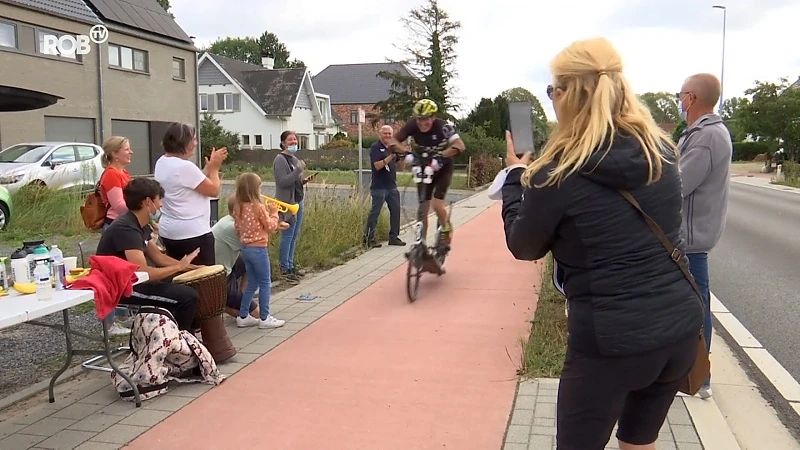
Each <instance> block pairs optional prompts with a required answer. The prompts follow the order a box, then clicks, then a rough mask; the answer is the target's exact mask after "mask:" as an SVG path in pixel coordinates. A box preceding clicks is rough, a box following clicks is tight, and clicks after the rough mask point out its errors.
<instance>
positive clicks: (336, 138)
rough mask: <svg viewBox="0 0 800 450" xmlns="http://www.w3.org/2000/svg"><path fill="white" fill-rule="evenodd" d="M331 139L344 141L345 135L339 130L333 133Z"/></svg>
mask: <svg viewBox="0 0 800 450" xmlns="http://www.w3.org/2000/svg"><path fill="white" fill-rule="evenodd" d="M331 140H332V141H346V140H347V135H346V134H344V133H342V132H341V131H340V132H338V133H336V134H334V135H333V139H331Z"/></svg>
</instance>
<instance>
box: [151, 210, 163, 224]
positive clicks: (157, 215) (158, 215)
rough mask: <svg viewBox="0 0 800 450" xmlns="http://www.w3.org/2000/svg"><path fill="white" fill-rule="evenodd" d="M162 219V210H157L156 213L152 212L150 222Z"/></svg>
mask: <svg viewBox="0 0 800 450" xmlns="http://www.w3.org/2000/svg"><path fill="white" fill-rule="evenodd" d="M148 212H149V211H148ZM160 218H161V209H156V211H155V212H151V213H150V221H151V222H158V219H160Z"/></svg>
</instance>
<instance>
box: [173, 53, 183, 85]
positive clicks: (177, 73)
mask: <svg viewBox="0 0 800 450" xmlns="http://www.w3.org/2000/svg"><path fill="white" fill-rule="evenodd" d="M172 78H175V79H176V80H185V79H186V61H184V60H183V59H182V58H174V57H173V58H172Z"/></svg>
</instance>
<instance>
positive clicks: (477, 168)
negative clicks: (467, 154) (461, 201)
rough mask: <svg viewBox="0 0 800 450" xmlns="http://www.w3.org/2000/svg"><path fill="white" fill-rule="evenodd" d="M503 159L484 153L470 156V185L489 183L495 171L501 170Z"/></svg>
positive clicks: (495, 173) (494, 175) (495, 174)
mask: <svg viewBox="0 0 800 450" xmlns="http://www.w3.org/2000/svg"><path fill="white" fill-rule="evenodd" d="M502 168H503V161H502V160H501V159H500V158H499V157H497V156H490V155H488V154H485V153H481V154H478V155H477V156H475V157H474V158H472V169H471V170H470V174H469V176H470V179H469V183H470V184H469V185H470V186H476V187H477V186H483V185H485V184H488V183H491V182H492V180H494V177H496V176H497V172H499V171H500V170H502Z"/></svg>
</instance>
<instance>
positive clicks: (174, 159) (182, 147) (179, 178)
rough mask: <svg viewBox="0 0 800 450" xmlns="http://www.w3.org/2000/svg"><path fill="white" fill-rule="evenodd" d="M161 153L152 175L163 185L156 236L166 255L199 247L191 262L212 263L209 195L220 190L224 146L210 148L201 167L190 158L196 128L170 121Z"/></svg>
mask: <svg viewBox="0 0 800 450" xmlns="http://www.w3.org/2000/svg"><path fill="white" fill-rule="evenodd" d="M162 145H163V146H164V156H162V157H160V158H158V161H156V166H155V170H154V171H153V175H154V177H155V179H156V181H158V182H159V183H161V186H162V187H163V188H164V192H165V195H164V199H163V200H162V202H161V204H162V207H161V214H160V218H159V215H158V212H157V213H156V214H155V217H153V219H155V220H158V225H159V236H160V237H161V242H163V244H164V248H165V249H166V253H167V255H168V256H170V257H172V258H175V259H178V260H180V259H181V258H183V257H184V256H186V255H188V254H190V253H192V252H193V251H194V250H196V249H200V253H199V254H198V255H197V257H196V258H195V259H194V260H193V261H192V264H196V265H203V266H210V265H214V235H213V234H212V233H211V198H213V197H218V196H219V192H220V186H221V182H220V178H219V169H220V167H221V166H222V162H223V161H225V158H227V157H228V150H227V149H226V148H224V147H223V148H220V149H212V150H211V155H210V157H208V158H206V160H205V161H206V164H205V167H204V168H203V169H202V170H200V168H199V167H197V166H196V165H195V164H194V163H193V162H192V161H191V159H192V157H193V156H194V154H195V150H196V149H197V131H196V130H195V128H194V127H193V126H192V125H190V124H186V123H172V124H170V126H169V127H168V128H167V132H166V133H165V134H164V140H163V141H162Z"/></svg>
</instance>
